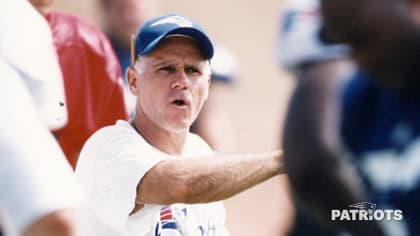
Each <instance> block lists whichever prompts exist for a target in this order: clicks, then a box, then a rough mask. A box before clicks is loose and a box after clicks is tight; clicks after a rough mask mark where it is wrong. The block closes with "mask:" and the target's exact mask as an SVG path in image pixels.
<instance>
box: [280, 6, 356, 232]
mask: <svg viewBox="0 0 420 236" xmlns="http://www.w3.org/2000/svg"><path fill="white" fill-rule="evenodd" d="M322 30H323V21H322V16H321V9H320V2H319V0H288V1H286V2H285V5H284V7H283V13H282V16H281V29H280V40H279V53H278V55H279V62H280V65H281V66H282V67H283V68H285V69H287V70H288V71H289V72H291V73H292V74H293V76H294V77H295V79H297V90H296V92H295V93H294V94H293V95H292V103H291V107H290V109H292V110H293V109H296V107H295V106H299V105H301V104H296V101H295V97H296V96H299V95H297V94H296V93H297V92H299V91H300V87H301V86H302V84H307V83H317V84H318V86H322V84H323V82H322V80H326V79H336V78H342V77H346V76H349V74H350V73H351V72H352V71H353V70H354V65H353V62H352V61H351V60H350V58H349V57H350V47H349V46H347V45H344V44H337V43H330V42H327V41H325V40H324V39H323V37H322V36H323V35H322V33H323V32H322ZM308 80H311V81H308ZM317 96H318V97H317V98H316V99H315V100H314V101H312V102H314V103H315V102H318V101H320V100H321V99H322V94H317ZM319 112H321V111H319ZM299 115H301V116H308V114H304V113H300V114H299ZM310 117H311V118H308V119H312V117H313V116H312V115H310ZM315 119H316V118H313V120H312V122H313V124H314V125H319V124H318V122H325V121H322V120H315ZM288 123H290V121H289V120H287V123H286V124H288ZM328 125H333V124H328ZM292 132H293V131H292ZM302 132H304V131H302ZM287 135H289V134H288V133H287ZM287 138H288V137H286V141H287V140H288V139H287ZM289 159H290V158H289ZM290 161H291V162H292V161H293V160H292V159H290ZM308 194H310V193H308ZM294 202H295V210H296V212H295V220H294V226H293V227H292V229H291V231H290V232H289V233H288V235H296V236H299V235H300V236H304V235H308V236H309V235H337V234H338V232H335V231H334V230H332V229H330V228H328V227H325V226H324V225H323V224H321V222H319V221H318V219H316V218H314V217H313V216H312V215H311V214H310V213H308V212H307V210H306V209H305V207H304V204H303V203H302V201H301V200H300V199H299V197H298V196H295V199H294Z"/></svg>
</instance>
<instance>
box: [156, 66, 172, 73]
mask: <svg viewBox="0 0 420 236" xmlns="http://www.w3.org/2000/svg"><path fill="white" fill-rule="evenodd" d="M158 71H164V72H167V73H173V72H175V67H173V66H164V67H161V68H159V69H158Z"/></svg>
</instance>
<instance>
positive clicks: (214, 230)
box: [76, 14, 283, 236]
mask: <svg viewBox="0 0 420 236" xmlns="http://www.w3.org/2000/svg"><path fill="white" fill-rule="evenodd" d="M133 51H134V55H135V56H134V57H133V65H132V67H131V68H130V69H129V70H128V71H127V78H128V83H129V86H130V90H131V92H132V93H133V94H134V95H135V96H136V97H137V101H136V114H135V116H134V118H133V120H132V121H131V122H125V121H118V122H117V123H116V124H115V125H114V126H110V127H105V128H103V129H101V130H99V131H98V132H96V133H95V134H94V135H93V136H92V137H91V138H90V139H89V140H88V142H87V143H86V144H85V146H84V148H83V150H82V153H81V157H80V160H79V163H78V165H77V167H76V175H77V176H78V178H79V179H80V180H81V183H82V185H83V186H84V189H85V191H86V194H87V198H88V204H89V208H90V209H91V219H92V222H95V223H96V224H98V226H97V227H96V229H97V232H94V233H93V234H92V235H137V236H138V235H227V234H228V233H227V231H226V228H225V225H224V221H225V212H224V207H223V204H222V203H221V202H220V200H223V199H226V198H228V197H231V196H233V195H234V194H236V193H239V192H241V191H243V190H245V189H247V188H250V187H252V186H254V185H256V184H258V183H260V182H262V181H264V180H266V179H268V178H270V177H273V176H275V175H277V174H280V173H282V172H283V170H282V164H281V163H282V162H281V160H282V154H281V152H278V151H276V152H269V153H261V154H247V155H239V154H238V155H226V156H222V155H214V154H213V152H212V150H211V149H210V147H209V146H208V145H207V144H206V143H205V142H204V141H203V140H202V139H201V138H199V137H198V136H196V135H193V134H191V133H190V132H189V128H190V126H191V124H192V123H193V121H194V120H195V118H196V117H197V115H198V113H199V112H200V110H201V108H202V106H203V104H204V102H205V100H206V99H207V97H208V91H209V85H210V78H211V77H210V76H211V73H210V66H209V60H210V59H211V58H212V56H213V45H212V43H211V41H210V39H209V38H208V36H207V35H206V34H205V33H204V31H203V30H202V29H201V27H200V26H198V25H196V24H195V23H193V22H191V21H190V20H188V19H186V18H184V17H181V16H178V15H175V14H169V15H163V16H160V17H157V18H153V19H151V20H149V21H147V22H146V23H145V24H144V25H143V27H142V28H141V29H140V32H139V33H138V35H137V37H136V41H135V49H134V50H133Z"/></svg>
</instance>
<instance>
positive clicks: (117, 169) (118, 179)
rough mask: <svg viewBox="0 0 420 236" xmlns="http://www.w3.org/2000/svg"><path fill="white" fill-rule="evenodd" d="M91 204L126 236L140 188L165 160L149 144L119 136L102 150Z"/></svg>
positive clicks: (94, 176)
mask: <svg viewBox="0 0 420 236" xmlns="http://www.w3.org/2000/svg"><path fill="white" fill-rule="evenodd" d="M97 158H98V160H99V161H97V163H96V165H95V168H94V171H95V173H94V175H93V178H94V179H93V188H94V189H92V191H93V193H94V194H95V195H96V197H95V201H93V202H92V203H91V204H92V205H93V209H94V211H95V214H96V215H97V216H98V217H99V218H100V220H101V221H103V223H105V224H106V225H108V226H109V227H111V228H112V229H113V230H114V231H117V232H119V233H121V234H123V235H125V230H126V222H127V218H128V216H129V214H130V212H131V211H132V210H133V208H134V206H135V199H136V195H137V193H136V190H137V185H138V183H139V182H140V180H141V179H142V178H143V176H144V175H145V174H146V173H147V172H148V171H149V170H150V169H151V168H152V167H153V166H155V165H156V164H157V163H159V162H160V161H162V160H163V159H165V158H164V157H163V156H160V155H158V154H157V153H156V151H154V150H153V149H152V148H151V147H150V146H148V144H146V143H145V141H143V140H141V139H139V138H138V137H135V136H134V137H133V135H122V136H120V135H116V136H112V137H110V138H108V139H107V140H106V141H105V142H103V145H102V148H100V150H99V151H98V156H97Z"/></svg>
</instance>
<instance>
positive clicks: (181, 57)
mask: <svg viewBox="0 0 420 236" xmlns="http://www.w3.org/2000/svg"><path fill="white" fill-rule="evenodd" d="M128 76H136V80H135V82H134V83H130V82H129V83H130V89H131V91H132V92H133V93H134V95H136V96H137V104H136V116H144V118H145V119H146V120H148V121H150V122H152V123H153V124H154V125H156V126H157V127H159V128H161V129H164V130H166V131H169V132H184V131H188V129H189V127H190V126H191V124H192V123H193V121H194V120H195V119H196V118H197V116H198V113H199V112H200V110H201V108H202V106H203V104H204V101H205V100H206V99H207V97H208V92H209V85H210V76H211V74H210V66H209V62H208V60H205V59H203V56H202V54H201V52H200V50H199V48H198V47H197V45H196V42H195V41H194V40H193V39H190V38H187V37H180V36H172V37H168V38H167V39H165V41H164V42H162V44H161V45H160V46H159V48H157V49H155V50H154V51H153V52H152V53H150V54H149V55H147V56H143V57H140V58H138V59H137V61H136V64H135V70H134V71H133V72H128ZM129 80H130V81H131V78H130V79H129Z"/></svg>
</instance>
